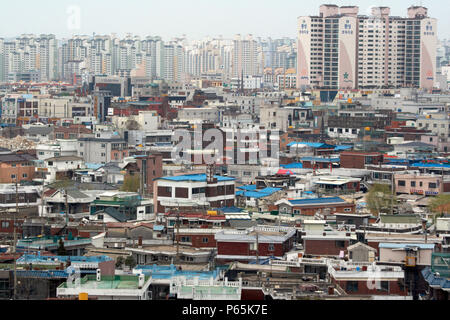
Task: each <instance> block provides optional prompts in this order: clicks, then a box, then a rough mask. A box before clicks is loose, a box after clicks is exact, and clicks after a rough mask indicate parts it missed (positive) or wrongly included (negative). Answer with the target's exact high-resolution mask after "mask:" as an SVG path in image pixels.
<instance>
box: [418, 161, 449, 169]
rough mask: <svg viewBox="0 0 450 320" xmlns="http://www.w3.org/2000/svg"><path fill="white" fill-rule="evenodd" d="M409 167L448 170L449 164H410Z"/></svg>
mask: <svg viewBox="0 0 450 320" xmlns="http://www.w3.org/2000/svg"><path fill="white" fill-rule="evenodd" d="M411 167H418V168H450V164H444V163H421V162H416V163H413V164H411Z"/></svg>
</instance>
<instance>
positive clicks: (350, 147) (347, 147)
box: [334, 146, 353, 151]
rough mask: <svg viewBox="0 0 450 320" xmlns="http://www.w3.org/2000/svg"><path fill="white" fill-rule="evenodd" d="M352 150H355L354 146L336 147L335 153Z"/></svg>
mask: <svg viewBox="0 0 450 320" xmlns="http://www.w3.org/2000/svg"><path fill="white" fill-rule="evenodd" d="M352 148H353V146H336V148H334V151H342V150H349V149H352Z"/></svg>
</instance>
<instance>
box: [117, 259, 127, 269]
mask: <svg viewBox="0 0 450 320" xmlns="http://www.w3.org/2000/svg"><path fill="white" fill-rule="evenodd" d="M124 263H125V259H124V258H123V257H122V256H119V257H117V260H116V268H120V267H122V265H123V264H124Z"/></svg>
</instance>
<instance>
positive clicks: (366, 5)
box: [0, 0, 450, 40]
mask: <svg viewBox="0 0 450 320" xmlns="http://www.w3.org/2000/svg"><path fill="white" fill-rule="evenodd" d="M2 2H3V3H2V10H1V11H2V18H1V19H0V37H13V36H17V35H20V34H22V33H34V34H40V33H53V34H56V36H57V37H58V38H62V37H70V36H72V35H74V34H88V35H91V34H92V33H93V32H95V33H97V34H111V33H117V34H118V35H119V36H123V35H125V34H126V33H133V34H137V35H141V36H144V35H159V36H161V37H163V38H164V39H167V40H169V39H170V38H172V37H177V36H181V35H183V34H186V35H187V37H188V39H200V38H202V37H205V36H219V35H222V36H223V37H225V38H228V37H233V36H234V35H235V34H237V33H241V34H247V33H251V34H253V35H254V36H261V37H269V36H270V37H272V38H278V37H291V38H294V37H295V36H296V26H297V22H296V20H297V17H298V16H302V15H317V14H318V12H319V6H320V5H321V4H322V3H334V4H337V5H358V6H359V8H360V14H367V13H369V12H370V8H371V7H372V6H390V7H391V14H392V15H396V16H406V13H407V10H406V9H407V8H408V7H409V6H410V5H420V4H421V3H422V4H423V5H424V6H426V7H427V8H428V9H429V15H430V16H431V17H434V18H437V19H439V20H438V32H439V38H441V39H442V38H450V9H449V8H450V6H449V0H422V1H420V0H395V1H394V0H390V1H388V0H339V1H338V0H336V1H332V0H331V1H328V0H322V1H320V0H44V1H38V0H21V1H2ZM77 12H79V13H80V14H79V17H80V19H77V16H78V15H77Z"/></svg>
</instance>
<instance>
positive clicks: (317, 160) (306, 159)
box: [300, 157, 341, 162]
mask: <svg viewBox="0 0 450 320" xmlns="http://www.w3.org/2000/svg"><path fill="white" fill-rule="evenodd" d="M300 160H301V161H315V162H341V158H321V157H303V158H301V159H300Z"/></svg>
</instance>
